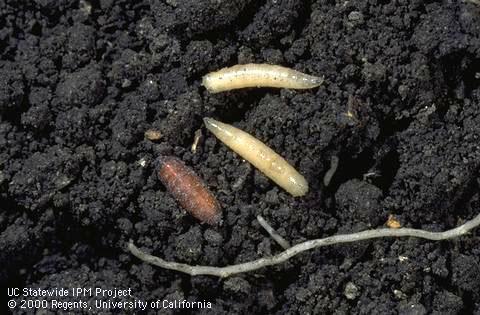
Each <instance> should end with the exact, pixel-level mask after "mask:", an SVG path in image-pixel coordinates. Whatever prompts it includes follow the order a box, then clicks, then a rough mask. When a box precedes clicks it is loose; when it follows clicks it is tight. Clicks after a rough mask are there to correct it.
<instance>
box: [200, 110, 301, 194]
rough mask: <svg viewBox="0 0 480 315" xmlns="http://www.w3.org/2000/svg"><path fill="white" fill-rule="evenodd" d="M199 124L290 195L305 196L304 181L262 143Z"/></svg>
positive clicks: (209, 122) (234, 131) (217, 126)
mask: <svg viewBox="0 0 480 315" xmlns="http://www.w3.org/2000/svg"><path fill="white" fill-rule="evenodd" d="M203 121H204V122H205V125H206V127H207V129H208V130H210V131H211V132H212V133H213V134H214V135H215V136H216V137H217V138H218V139H219V140H221V141H222V142H223V143H224V144H225V145H227V146H228V147H230V149H232V150H233V151H235V152H236V153H237V154H238V155H240V156H241V157H243V158H244V159H245V160H247V161H249V162H250V163H252V164H253V165H254V166H255V167H256V168H258V169H259V170H260V171H261V172H262V173H264V174H265V175H266V176H267V177H268V178H270V179H271V180H273V181H274V182H275V183H277V184H278V185H279V186H280V187H282V188H283V189H285V190H286V191H287V192H289V193H290V194H291V195H293V196H295V197H297V196H303V195H305V194H306V193H307V192H308V183H307V181H306V180H305V177H303V176H302V175H301V174H300V173H299V172H297V171H296V170H295V169H294V168H293V167H292V166H291V165H290V164H288V162H287V161H285V159H284V158H282V157H281V156H280V155H278V154H277V153H276V152H275V151H273V150H272V149H270V148H269V147H268V146H266V145H265V144H264V143H263V142H261V141H260V140H258V139H256V138H255V137H253V136H251V135H250V134H248V133H246V132H245V131H242V130H240V129H238V128H235V127H233V126H231V125H229V124H224V123H222V122H219V121H216V120H215V119H212V118H204V119H203Z"/></svg>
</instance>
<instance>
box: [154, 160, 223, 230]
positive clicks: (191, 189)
mask: <svg viewBox="0 0 480 315" xmlns="http://www.w3.org/2000/svg"><path fill="white" fill-rule="evenodd" d="M157 174H158V178H159V179H160V181H161V182H162V183H163V185H165V187H166V188H167V190H168V192H169V193H170V194H172V196H173V197H174V198H175V199H176V200H177V202H178V203H179V204H180V205H181V206H182V207H183V208H184V209H185V210H186V211H187V212H189V213H190V214H191V215H193V216H194V217H195V218H197V219H199V220H200V221H202V222H206V223H208V224H211V225H214V224H217V223H219V222H220V219H221V210H220V204H219V203H218V201H217V199H216V198H215V197H214V195H213V194H212V193H211V192H210V190H209V189H208V188H207V186H206V185H205V184H204V182H203V181H202V180H201V179H200V177H198V176H197V175H196V174H195V173H194V172H193V170H191V169H190V168H189V167H188V166H186V165H185V164H184V163H183V162H182V161H181V160H179V159H178V158H176V157H173V156H161V157H159V158H158V159H157Z"/></svg>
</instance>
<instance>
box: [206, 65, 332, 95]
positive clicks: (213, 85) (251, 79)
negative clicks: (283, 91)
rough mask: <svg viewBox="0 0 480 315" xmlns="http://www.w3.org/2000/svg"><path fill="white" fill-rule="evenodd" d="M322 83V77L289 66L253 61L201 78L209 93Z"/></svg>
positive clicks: (303, 86)
mask: <svg viewBox="0 0 480 315" xmlns="http://www.w3.org/2000/svg"><path fill="white" fill-rule="evenodd" d="M322 83H323V78H320V77H316V76H312V75H308V74H305V73H302V72H299V71H296V70H293V69H290V68H286V67H282V66H276V65H269V64H253V63H250V64H244V65H236V66H233V67H229V68H223V69H220V70H218V71H215V72H211V73H209V74H207V75H205V76H204V77H203V80H202V84H203V85H204V86H205V88H207V90H208V91H209V92H211V93H218V92H223V91H229V90H235V89H243V88H247V87H274V88H287V89H311V88H314V87H317V86H319V85H320V84H322Z"/></svg>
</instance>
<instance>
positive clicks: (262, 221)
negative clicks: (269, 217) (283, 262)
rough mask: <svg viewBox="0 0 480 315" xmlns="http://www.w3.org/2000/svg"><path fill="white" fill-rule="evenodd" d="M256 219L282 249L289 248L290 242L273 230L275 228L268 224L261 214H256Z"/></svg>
mask: <svg viewBox="0 0 480 315" xmlns="http://www.w3.org/2000/svg"><path fill="white" fill-rule="evenodd" d="M257 221H258V223H259V224H260V225H261V226H262V227H263V228H264V229H265V231H267V233H268V234H270V237H271V238H273V239H274V240H275V242H277V244H278V245H280V246H282V248H283V249H287V248H290V243H289V242H288V241H287V240H286V239H284V238H283V237H282V236H281V235H280V234H278V233H277V231H275V229H274V228H273V227H272V226H271V225H270V224H268V222H267V221H266V220H265V219H264V218H263V217H262V216H261V215H257Z"/></svg>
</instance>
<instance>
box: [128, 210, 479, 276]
mask: <svg viewBox="0 0 480 315" xmlns="http://www.w3.org/2000/svg"><path fill="white" fill-rule="evenodd" d="M478 225H480V214H479V215H477V216H476V217H474V218H473V219H471V220H469V221H467V222H465V223H464V224H462V225H460V226H458V227H456V228H453V229H451V230H447V231H444V232H430V231H425V230H419V229H410V228H400V229H385V228H381V229H374V230H366V231H362V232H358V233H351V234H340V235H334V236H329V237H326V238H321V239H315V240H310V241H306V242H303V243H300V244H297V245H295V246H292V247H290V248H288V249H286V250H284V251H283V252H281V253H279V254H277V255H275V256H271V257H263V258H259V259H256V260H252V261H249V262H245V263H241V264H237V265H232V266H226V267H211V266H192V265H187V264H182V263H177V262H171V261H166V260H163V259H161V258H159V257H156V256H152V255H150V254H147V253H144V252H142V251H141V250H140V249H138V248H137V247H136V246H135V245H134V244H133V241H131V240H130V242H129V244H128V249H129V251H130V252H131V253H132V254H133V255H134V256H136V257H137V258H139V259H140V260H142V261H144V262H146V263H149V264H152V265H155V266H158V267H161V268H164V269H170V270H175V271H179V272H183V273H186V274H189V275H191V276H198V275H210V276H216V277H221V278H226V277H229V276H232V275H235V274H239V273H244V272H249V271H253V270H258V269H260V268H263V267H267V266H273V265H278V264H281V263H283V262H285V261H287V260H288V259H290V258H292V257H293V256H295V255H298V254H299V253H302V252H305V251H307V250H310V249H313V248H317V247H321V246H328V245H334V244H340V243H351V242H358V241H362V240H368V239H374V238H381V237H405V236H409V237H417V238H423V239H427V240H432V241H441V240H446V239H451V238H455V237H459V236H462V235H464V234H466V233H467V232H469V231H470V230H472V229H474V228H476V227H477V226H478Z"/></svg>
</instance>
